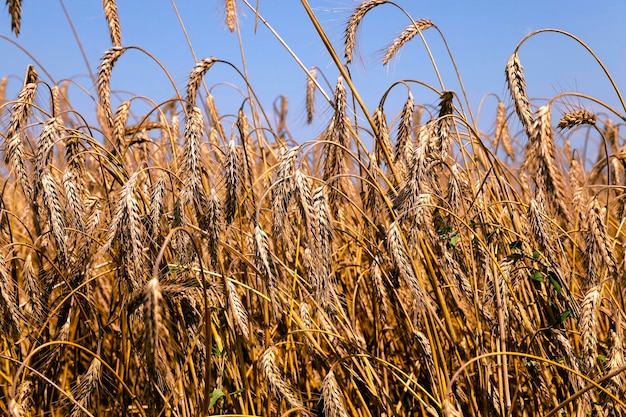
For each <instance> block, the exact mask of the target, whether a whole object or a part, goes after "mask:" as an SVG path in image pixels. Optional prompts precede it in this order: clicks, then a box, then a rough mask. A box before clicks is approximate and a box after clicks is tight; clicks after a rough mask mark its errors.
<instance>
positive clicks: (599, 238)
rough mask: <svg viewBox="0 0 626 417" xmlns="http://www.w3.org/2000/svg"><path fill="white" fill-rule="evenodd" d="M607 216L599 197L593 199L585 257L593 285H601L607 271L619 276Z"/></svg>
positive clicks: (590, 206)
mask: <svg viewBox="0 0 626 417" xmlns="http://www.w3.org/2000/svg"><path fill="white" fill-rule="evenodd" d="M604 218H605V209H604V208H601V207H600V203H599V202H598V199H597V197H594V198H593V200H591V202H590V204H589V207H588V209H587V230H588V232H587V233H586V237H585V244H586V245H585V246H586V248H585V258H586V260H587V276H588V277H589V280H590V282H591V285H599V283H600V281H601V280H602V279H604V278H605V276H604V274H606V273H607V272H608V273H609V274H611V275H612V277H616V276H617V261H616V258H615V253H614V252H613V243H612V242H611V239H610V237H609V233H608V230H607V226H606V223H605V221H604Z"/></svg>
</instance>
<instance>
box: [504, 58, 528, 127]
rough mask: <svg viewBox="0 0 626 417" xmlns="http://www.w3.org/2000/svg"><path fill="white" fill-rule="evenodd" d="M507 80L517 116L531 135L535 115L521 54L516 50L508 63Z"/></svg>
mask: <svg viewBox="0 0 626 417" xmlns="http://www.w3.org/2000/svg"><path fill="white" fill-rule="evenodd" d="M506 82H507V87H508V88H509V91H510V92H511V98H513V104H514V105H515V111H516V112H517V116H518V117H519V119H520V121H521V122H522V126H524V128H525V129H526V133H527V134H528V136H530V135H531V128H532V125H533V123H534V116H533V113H532V110H531V109H530V100H529V99H528V95H527V93H526V79H525V78H524V67H522V64H521V62H520V59H519V54H518V53H517V51H515V52H514V53H513V54H512V55H511V57H510V58H509V61H508V62H507V64H506Z"/></svg>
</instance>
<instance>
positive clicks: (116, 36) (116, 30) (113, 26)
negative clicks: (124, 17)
mask: <svg viewBox="0 0 626 417" xmlns="http://www.w3.org/2000/svg"><path fill="white" fill-rule="evenodd" d="M102 6H103V7H104V15H105V16H106V18H107V23H108V24H109V35H110V36H111V42H112V43H113V46H122V28H121V26H120V18H119V16H118V14H117V3H116V1H115V0H102Z"/></svg>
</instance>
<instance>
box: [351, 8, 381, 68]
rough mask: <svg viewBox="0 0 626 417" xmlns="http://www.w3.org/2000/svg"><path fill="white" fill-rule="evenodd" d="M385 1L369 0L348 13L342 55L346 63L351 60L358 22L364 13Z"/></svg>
mask: <svg viewBox="0 0 626 417" xmlns="http://www.w3.org/2000/svg"><path fill="white" fill-rule="evenodd" d="M384 3H387V0H369V1H365V2H363V3H361V4H360V5H359V6H357V8H356V9H354V11H353V12H352V15H350V19H348V24H347V25H346V32H345V48H344V56H345V57H346V63H347V64H349V63H351V62H352V54H353V52H354V48H355V46H356V33H357V30H358V29H359V24H360V23H361V20H363V17H365V14H366V13H367V12H369V11H370V10H372V9H373V8H374V7H376V6H378V5H380V4H384Z"/></svg>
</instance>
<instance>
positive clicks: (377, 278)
mask: <svg viewBox="0 0 626 417" xmlns="http://www.w3.org/2000/svg"><path fill="white" fill-rule="evenodd" d="M370 277H371V278H372V284H373V289H374V292H375V294H376V304H377V305H378V311H379V314H380V320H381V321H382V322H383V323H386V322H387V316H388V315H389V295H388V294H387V287H386V286H385V282H384V280H383V274H382V272H381V268H380V262H379V260H378V258H374V259H373V260H372V264H371V266H370Z"/></svg>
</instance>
